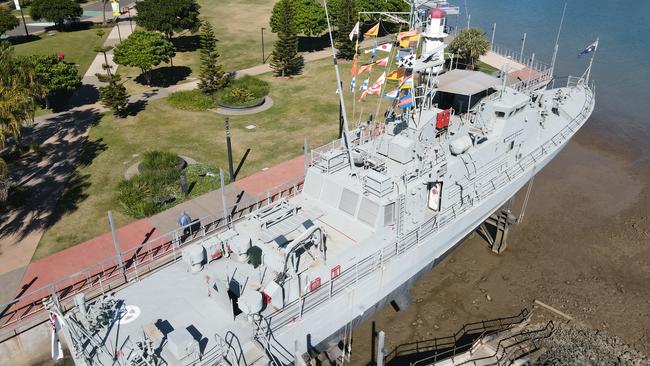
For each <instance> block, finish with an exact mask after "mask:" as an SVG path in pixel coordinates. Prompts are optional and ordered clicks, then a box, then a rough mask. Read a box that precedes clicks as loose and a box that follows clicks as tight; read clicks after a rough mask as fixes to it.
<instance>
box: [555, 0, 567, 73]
mask: <svg viewBox="0 0 650 366" xmlns="http://www.w3.org/2000/svg"><path fill="white" fill-rule="evenodd" d="M566 6H567V3H566V2H565V3H564V9H563V10H562V18H561V19H560V27H559V28H558V29H557V36H556V37H555V48H554V50H553V58H552V59H551V76H553V75H554V74H555V61H556V59H557V51H558V48H559V43H560V33H561V32H562V25H563V24H564V15H565V14H566Z"/></svg>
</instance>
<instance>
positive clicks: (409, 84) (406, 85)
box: [399, 75, 413, 89]
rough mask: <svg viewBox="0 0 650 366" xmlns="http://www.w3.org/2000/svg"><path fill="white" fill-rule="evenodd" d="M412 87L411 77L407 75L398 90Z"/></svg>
mask: <svg viewBox="0 0 650 366" xmlns="http://www.w3.org/2000/svg"><path fill="white" fill-rule="evenodd" d="M412 87H413V75H409V76H407V77H406V78H404V80H403V81H402V83H401V84H400V85H399V88H400V89H411V88H412Z"/></svg>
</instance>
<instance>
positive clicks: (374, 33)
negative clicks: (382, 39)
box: [364, 23, 379, 37]
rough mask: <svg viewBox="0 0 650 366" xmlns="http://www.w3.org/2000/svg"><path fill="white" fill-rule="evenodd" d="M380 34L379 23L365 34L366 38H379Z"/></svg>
mask: <svg viewBox="0 0 650 366" xmlns="http://www.w3.org/2000/svg"><path fill="white" fill-rule="evenodd" d="M378 34H379V23H377V24H375V25H374V26H373V27H372V28H370V29H368V31H367V32H366V33H364V35H365V36H366V37H377V35H378Z"/></svg>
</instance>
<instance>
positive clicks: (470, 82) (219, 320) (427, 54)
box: [61, 5, 594, 365]
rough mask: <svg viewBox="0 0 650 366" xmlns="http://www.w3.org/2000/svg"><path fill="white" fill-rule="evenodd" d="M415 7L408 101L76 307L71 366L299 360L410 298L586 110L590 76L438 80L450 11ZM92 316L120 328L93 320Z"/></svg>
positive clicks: (452, 76)
mask: <svg viewBox="0 0 650 366" xmlns="http://www.w3.org/2000/svg"><path fill="white" fill-rule="evenodd" d="M413 13H414V17H415V20H414V21H413V24H412V25H413V26H414V27H415V29H417V30H418V31H419V32H420V34H421V40H422V41H421V42H422V47H420V48H419V49H421V50H422V52H421V53H420V54H419V55H418V57H417V59H416V61H415V63H414V64H413V65H412V66H411V67H410V68H409V70H408V72H407V77H408V76H411V77H412V78H413V79H414V80H415V81H416V82H415V83H414V86H413V87H412V88H411V89H410V90H409V91H407V92H410V93H412V96H413V101H412V105H411V106H409V107H408V108H399V106H398V101H397V100H396V101H395V102H394V103H393V104H392V105H391V106H390V107H389V108H388V110H387V111H386V113H385V115H384V117H383V118H381V119H377V120H375V121H372V120H368V121H359V122H357V123H356V125H355V126H354V128H351V129H348V130H346V131H345V134H344V137H343V138H342V139H339V140H335V141H333V142H331V143H330V144H328V145H326V146H323V147H321V148H318V149H315V150H313V151H312V152H311V159H310V161H311V164H310V166H309V168H308V169H307V172H306V177H305V181H304V186H303V189H302V192H301V193H300V194H297V195H296V196H294V197H291V198H288V199H283V200H280V201H278V202H276V203H274V204H272V205H269V206H266V207H263V208H260V209H259V210H256V211H255V212H252V213H251V214H249V215H248V216H246V217H245V218H244V219H242V220H239V221H237V222H234V223H231V225H230V226H229V227H228V228H227V230H224V231H221V232H219V233H217V234H215V235H210V236H206V237H204V238H203V239H201V240H200V241H198V242H194V243H191V244H189V245H187V246H185V248H184V249H183V255H182V260H181V261H177V262H175V263H173V264H171V265H169V266H167V267H165V268H164V269H162V270H160V271H158V272H157V273H154V274H152V275H150V276H149V277H147V278H145V279H142V280H141V281H139V282H137V283H135V284H132V285H130V286H128V287H126V288H124V289H122V290H119V291H117V292H116V293H115V294H114V295H113V296H112V297H108V298H105V299H103V300H102V301H98V302H96V303H95V304H93V305H91V306H89V307H88V306H87V305H86V304H85V303H84V301H83V298H82V297H79V300H78V303H79V310H78V311H71V312H69V313H68V314H65V316H64V317H63V320H64V321H65V322H67V323H68V324H69V326H67V327H64V328H67V329H64V330H66V332H68V333H67V338H69V339H68V342H70V343H72V347H71V349H73V350H75V352H74V353H75V361H77V362H78V363H86V364H107V363H111V362H117V363H119V364H162V363H164V364H169V365H175V364H218V363H220V362H225V360H228V362H230V363H231V364H232V363H239V364H248V365H250V364H269V363H272V364H278V365H279V364H291V363H296V364H302V363H304V362H306V361H305V359H306V358H307V355H309V354H310V352H313V351H314V350H316V349H322V348H323V347H325V346H327V345H329V344H330V343H331V342H332V341H338V340H339V339H340V338H341V337H343V336H345V334H347V331H348V330H347V327H348V326H349V325H350V324H351V323H353V322H358V321H360V320H362V319H365V318H367V317H369V316H370V315H372V314H373V313H374V311H375V310H377V309H379V308H381V307H382V306H384V305H385V304H386V303H387V302H390V301H392V300H393V299H395V298H396V297H397V296H400V295H401V294H403V293H405V292H406V291H407V290H408V288H409V286H410V285H411V284H412V283H413V282H414V281H415V280H416V279H417V278H418V277H419V276H420V275H421V274H423V273H425V272H426V271H428V270H429V269H430V268H431V267H432V266H434V265H435V264H436V263H437V261H438V260H439V259H440V258H442V257H443V256H444V254H445V253H447V252H448V251H450V250H451V249H453V248H454V246H455V245H457V244H458V243H459V241H460V240H461V239H462V238H463V237H465V236H466V235H468V234H469V233H470V232H472V231H473V230H474V229H475V228H476V227H477V226H479V224H481V223H482V222H483V221H484V220H485V219H486V218H487V217H488V216H489V215H490V214H491V213H492V212H494V211H495V210H496V209H497V208H499V207H500V206H501V205H503V204H504V203H505V202H506V201H507V200H509V199H510V198H511V197H512V196H513V195H514V194H515V193H516V192H517V191H518V190H519V189H520V188H521V187H522V186H524V185H525V184H526V183H527V182H528V181H529V180H530V179H531V178H532V177H533V176H534V175H535V174H536V173H537V172H539V171H540V169H542V168H543V167H544V166H545V165H546V164H547V163H548V162H549V161H550V160H551V159H553V157H554V156H555V155H556V154H557V153H558V152H559V151H560V150H561V149H562V147H563V146H564V145H565V144H566V142H567V141H568V140H569V139H570V138H571V137H572V136H573V134H575V132H576V131H577V130H578V129H579V128H580V127H581V126H582V125H583V124H584V123H585V122H586V120H587V119H588V117H589V116H590V114H591V112H592V110H593V107H594V94H593V91H592V89H591V88H590V87H589V86H588V80H586V78H584V77H583V78H570V79H568V81H567V82H566V84H565V86H563V87H560V88H555V89H545V88H539V83H538V82H537V83H528V84H526V85H523V86H519V87H512V86H506V83H504V82H502V80H499V79H496V78H493V77H491V76H488V75H484V74H480V73H478V72H474V71H467V70H452V71H447V72H446V73H444V74H442V71H443V66H444V44H443V42H442V40H443V39H444V37H445V34H444V12H443V11H442V10H440V9H439V8H431V7H428V8H425V6H424V5H420V6H418V7H416V10H415V11H414V12H413ZM416 49H418V47H416V48H414V49H413V51H414V50H416ZM537 81H539V80H537ZM546 81H548V80H546ZM87 307H88V308H87ZM111 309H113V310H111ZM100 313H101V314H105V317H107V318H109V319H114V320H115V321H114V322H111V321H107V322H106V324H103V325H102V324H99V325H98V324H94V323H93V324H90V323H89V321H88V319H89V318H91V317H96V315H97V314H100ZM115 314H118V315H115ZM61 315H62V314H61ZM93 327H94V328H93ZM88 329H94V331H93V332H91V331H89V330H88ZM79 340H83V341H79Z"/></svg>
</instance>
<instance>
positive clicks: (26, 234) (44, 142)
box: [0, 108, 102, 303]
mask: <svg viewBox="0 0 650 366" xmlns="http://www.w3.org/2000/svg"><path fill="white" fill-rule="evenodd" d="M98 119H99V112H98V111H97V110H95V109H93V108H86V109H84V110H83V111H79V110H75V111H69V112H65V113H60V114H57V115H55V116H50V117H48V118H42V119H41V120H40V121H39V123H37V124H36V125H35V126H33V127H31V128H27V131H25V133H24V136H25V138H24V141H23V142H24V143H25V144H30V143H34V144H36V145H38V146H40V153H30V154H26V155H25V156H23V157H21V159H20V160H19V161H16V162H13V163H12V166H11V169H10V174H11V176H12V179H14V181H16V182H17V183H18V186H19V187H22V188H25V189H26V191H27V192H28V195H26V197H25V198H24V201H23V202H21V203H20V205H19V206H18V207H15V208H13V209H12V210H11V211H8V212H7V211H2V212H0V223H1V224H0V252H1V253H2V255H0V288H2V289H4V290H5V291H0V303H2V302H6V300H7V297H6V296H11V293H12V292H14V290H13V289H15V288H16V286H17V282H18V281H17V273H21V272H22V271H24V269H25V266H26V265H27V264H29V262H30V260H31V259H32V255H33V254H34V251H35V250H36V247H37V246H38V242H39V241H40V239H41V237H42V235H43V233H44V231H45V230H46V229H47V228H48V227H49V226H51V225H52V224H53V223H54V222H56V221H57V220H58V218H59V217H61V216H62V215H64V214H65V213H66V212H67V211H68V210H72V209H74V207H75V205H76V200H77V199H78V197H75V192H77V191H78V190H80V189H83V187H84V186H85V185H87V184H88V183H87V177H84V176H81V175H78V174H77V173H76V168H77V166H78V164H79V163H80V162H81V163H82V164H83V163H84V162H89V161H91V160H92V157H93V156H94V155H95V154H97V153H99V151H101V149H102V147H101V146H99V145H98V144H89V143H87V134H88V130H89V128H90V126H91V125H92V124H94V123H95V122H96V121H97V120H98ZM66 187H67V188H68V190H67V191H65V190H64V189H65V188H66Z"/></svg>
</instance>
